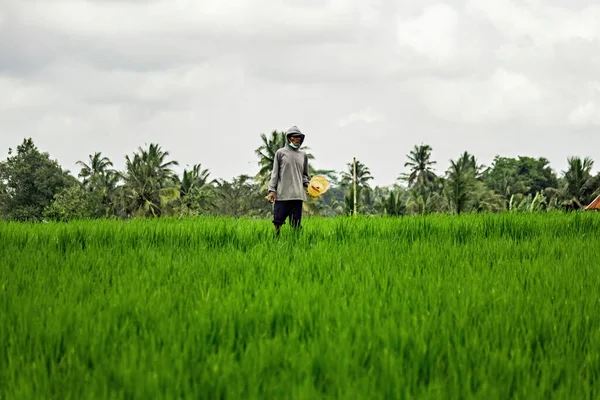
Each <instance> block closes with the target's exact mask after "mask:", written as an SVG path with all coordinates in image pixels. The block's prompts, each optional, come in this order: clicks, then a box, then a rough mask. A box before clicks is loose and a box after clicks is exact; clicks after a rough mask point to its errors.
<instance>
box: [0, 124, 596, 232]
mask: <svg viewBox="0 0 600 400" xmlns="http://www.w3.org/2000/svg"><path fill="white" fill-rule="evenodd" d="M285 140H286V139H285V133H284V132H279V131H272V132H271V133H270V134H268V135H267V134H264V133H263V134H261V135H260V145H259V146H258V147H257V148H256V150H255V154H256V156H257V166H258V172H257V173H256V174H253V175H249V174H241V175H239V176H237V177H234V178H233V179H231V180H224V179H212V178H211V173H210V170H209V169H208V168H204V167H203V166H202V164H201V163H198V164H196V165H193V166H192V167H191V168H186V169H184V170H183V172H182V173H181V174H177V173H176V172H175V171H174V169H173V168H174V167H176V166H178V165H179V163H178V162H177V161H176V160H171V159H170V155H169V152H168V151H165V150H164V149H163V148H162V147H161V146H160V145H158V144H156V143H151V144H149V145H147V146H146V147H139V148H138V150H137V151H135V152H134V153H133V154H131V155H126V156H125V167H124V169H123V170H121V171H118V170H116V169H115V168H114V165H113V162H112V161H111V160H110V159H109V158H107V157H105V156H103V154H102V153H101V152H96V153H95V154H91V155H89V156H88V158H87V159H85V160H80V161H79V162H78V163H77V165H78V167H80V170H79V171H78V173H77V176H75V175H73V174H72V173H71V172H70V171H67V170H65V169H63V168H62V167H61V165H60V164H59V163H58V161H57V160H53V159H52V158H51V157H50V155H49V154H48V153H46V152H42V151H40V150H39V149H38V147H37V146H36V145H35V144H34V142H33V140H32V139H31V138H28V139H27V138H26V139H23V142H22V143H21V144H20V145H18V146H17V148H16V151H13V150H12V149H9V151H8V157H7V158H6V160H4V161H2V162H0V219H2V220H14V221H43V220H46V221H50V220H51V221H69V220H74V219H95V218H119V219H130V218H148V217H161V216H182V217H184V216H198V215H214V216H219V215H220V216H235V217H242V216H245V217H255V218H268V217H270V214H271V210H272V208H271V207H272V206H271V204H269V203H268V202H267V201H266V200H265V198H264V197H265V195H266V187H267V184H268V180H269V177H270V173H271V169H272V166H273V160H274V157H275V152H276V151H277V149H279V148H280V147H283V146H284V145H285ZM303 149H304V150H305V151H306V152H307V153H308V154H309V159H310V160H311V162H310V174H311V175H316V174H320V175H325V176H326V177H327V179H328V180H329V182H330V190H329V191H328V192H327V193H326V194H325V195H324V196H322V197H321V198H319V199H309V201H307V202H306V204H305V211H306V213H307V214H308V215H315V216H317V215H318V216H326V217H327V216H337V215H350V214H351V213H352V212H353V210H354V192H353V191H354V185H353V182H354V181H353V180H354V174H353V169H354V164H353V162H352V161H350V162H348V164H346V166H345V167H346V168H345V169H344V170H342V171H335V170H320V169H316V168H315V165H317V164H316V163H315V161H314V160H315V157H314V155H313V154H311V152H310V148H306V147H304V148H303ZM567 161H568V168H567V170H566V171H561V172H560V173H557V172H556V171H554V170H553V169H552V168H551V166H550V162H549V161H548V160H547V159H545V158H543V157H540V158H533V157H525V156H518V157H516V158H510V157H501V156H496V157H495V158H494V160H493V162H492V163H491V165H489V166H485V165H482V164H480V163H479V162H478V160H477V158H476V157H475V156H474V155H473V154H470V153H468V152H464V153H463V154H461V155H460V156H459V157H458V158H456V159H455V160H450V163H449V165H448V166H447V168H446V170H445V171H444V172H443V173H437V172H436V168H435V166H436V165H437V161H435V160H433V159H432V147H431V146H430V145H428V144H420V145H415V146H414V148H413V149H412V150H410V152H409V153H408V154H407V155H406V160H405V161H404V164H403V168H404V171H402V172H400V173H399V175H398V182H397V183H396V184H394V185H392V186H390V187H381V186H374V187H373V186H372V185H371V181H372V180H373V176H372V175H371V171H370V170H369V168H368V166H366V165H365V164H363V163H362V162H360V160H357V163H356V178H357V182H356V192H357V193H356V198H357V200H358V205H357V209H358V212H359V213H360V214H366V215H393V216H398V215H414V214H430V213H451V214H461V213H472V212H503V211H514V212H544V211H551V210H578V209H582V208H584V207H585V206H586V205H587V204H589V203H590V202H591V201H592V200H593V199H594V198H595V197H596V196H598V195H599V194H600V173H598V174H596V175H593V174H592V168H593V164H594V162H593V160H592V159H591V158H589V157H585V158H581V157H576V156H573V157H568V158H567Z"/></svg>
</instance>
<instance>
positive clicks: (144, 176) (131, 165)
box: [123, 143, 180, 216]
mask: <svg viewBox="0 0 600 400" xmlns="http://www.w3.org/2000/svg"><path fill="white" fill-rule="evenodd" d="M168 156H169V152H167V151H163V150H162V149H161V147H160V146H159V145H157V144H153V143H152V144H150V146H149V148H148V150H145V149H142V148H139V152H138V153H134V156H133V158H130V157H129V156H126V157H125V161H126V166H125V173H124V174H123V180H124V181H125V184H124V195H125V197H126V198H127V200H128V204H127V205H128V209H129V211H130V212H131V213H133V214H134V215H139V216H160V215H163V214H164V211H165V209H166V207H167V205H168V203H169V202H171V201H172V200H174V199H177V198H179V194H180V193H179V188H178V187H177V184H176V178H175V173H174V172H173V170H172V169H171V168H172V167H173V166H176V165H179V163H178V162H177V161H166V159H167V157H168Z"/></svg>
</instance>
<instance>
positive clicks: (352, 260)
mask: <svg viewBox="0 0 600 400" xmlns="http://www.w3.org/2000/svg"><path fill="white" fill-rule="evenodd" d="M303 225H304V227H303V229H302V231H301V232H299V233H294V232H292V231H291V230H290V229H289V226H286V227H285V228H284V229H283V230H282V236H281V237H280V238H279V239H275V238H273V233H272V229H271V228H272V227H271V225H270V222H269V221H268V220H252V219H232V218H231V219H230V218H196V219H191V218H190V219H181V220H178V219H160V220H135V221H127V222H122V221H81V222H72V223H69V224H59V223H48V224H17V223H2V224H0V251H1V253H0V344H1V346H0V399H42V398H43V399H84V398H85V399H105V398H110V399H150V398H152V399H167V398H169V399H171V398H193V399H272V398H277V399H284V398H285V399H318V398H328V399H329V398H340V399H367V398H368V399H390V398H399V399H411V398H415V399H416V398H418V399H446V398H452V399H456V398H461V399H471V398H473V399H482V398H485V399H487V400H491V399H510V398H515V399H550V398H560V399H594V398H599V397H600V389H599V388H600V383H599V381H598V379H599V377H600V313H599V312H598V310H599V309H600V294H599V293H600V291H599V290H598V288H600V270H599V268H600V251H599V250H598V246H599V243H600V215H598V214H593V213H571V214H558V213H557V214H508V213H507V214H499V215H466V216H460V217H457V216H425V217H405V218H382V217H378V218H341V217H340V218H332V219H319V218H310V219H305V220H304V221H303Z"/></svg>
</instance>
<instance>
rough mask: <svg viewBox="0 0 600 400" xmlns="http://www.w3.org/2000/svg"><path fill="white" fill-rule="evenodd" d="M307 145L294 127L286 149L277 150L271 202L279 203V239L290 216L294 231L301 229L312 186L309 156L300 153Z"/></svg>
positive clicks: (276, 206) (275, 217) (275, 221)
mask: <svg viewBox="0 0 600 400" xmlns="http://www.w3.org/2000/svg"><path fill="white" fill-rule="evenodd" d="M303 143H304V134H303V133H302V132H301V131H300V129H298V127H297V126H292V127H291V128H290V129H288V130H287V132H286V145H285V147H283V148H281V149H279V150H277V152H276V153H275V159H274V160H273V171H272V172H271V180H270V182H269V188H268V190H269V194H268V196H267V200H268V201H269V202H271V203H275V204H274V207H273V225H274V226H275V233H276V235H277V236H279V231H280V229H281V226H282V225H284V224H285V220H286V219H287V218H288V217H289V218H290V221H291V225H292V227H293V228H300V227H301V220H302V206H303V203H304V202H305V201H306V188H307V187H308V184H309V183H310V178H309V177H308V154H306V152H304V151H302V150H300V147H301V146H302V144H303Z"/></svg>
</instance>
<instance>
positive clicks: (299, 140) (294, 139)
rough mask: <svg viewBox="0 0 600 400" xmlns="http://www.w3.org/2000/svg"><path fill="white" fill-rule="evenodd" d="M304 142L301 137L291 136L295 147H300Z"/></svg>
mask: <svg viewBox="0 0 600 400" xmlns="http://www.w3.org/2000/svg"><path fill="white" fill-rule="evenodd" d="M301 141H302V137H301V136H300V135H292V136H290V142H292V144H293V145H294V146H300V142H301Z"/></svg>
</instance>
